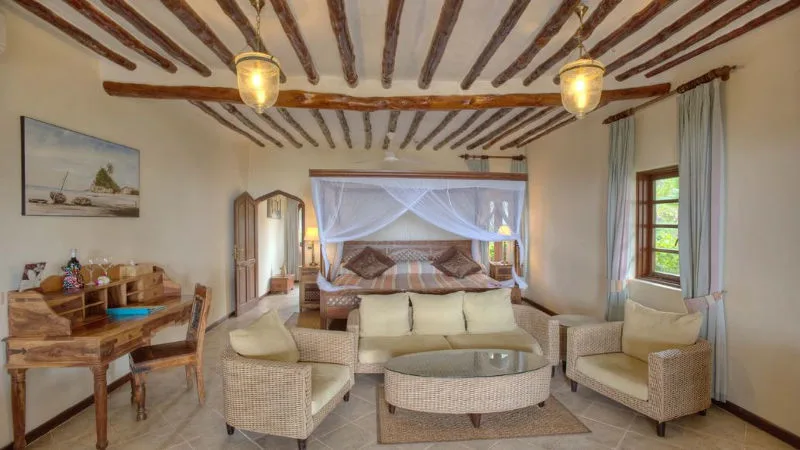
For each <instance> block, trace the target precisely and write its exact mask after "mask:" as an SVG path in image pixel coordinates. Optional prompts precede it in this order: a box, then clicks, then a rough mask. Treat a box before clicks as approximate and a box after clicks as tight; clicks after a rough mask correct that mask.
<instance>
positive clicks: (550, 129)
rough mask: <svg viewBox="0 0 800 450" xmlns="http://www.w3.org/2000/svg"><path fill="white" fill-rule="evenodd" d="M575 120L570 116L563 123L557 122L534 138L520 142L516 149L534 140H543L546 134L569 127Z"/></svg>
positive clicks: (575, 118)
mask: <svg viewBox="0 0 800 450" xmlns="http://www.w3.org/2000/svg"><path fill="white" fill-rule="evenodd" d="M576 120H578V118H577V117H575V116H572V117H570V118H569V119H567V120H564V121H563V122H559V123H557V124H556V125H554V126H552V127H550V128H548V129H546V130H544V131H542V132H541V133H539V134H537V135H536V136H534V137H532V138H530V139H528V140H527V141H524V142H520V143H519V145H517V148H521V147H524V146H526V145H528V144H530V143H531V142H533V141H535V140H537V139H541V138H543V137H544V136H546V135H548V134H550V133H552V132H553V131H556V130H557V129H559V128H561V127H563V126H565V125H569V124H571V123H572V122H575V121H576Z"/></svg>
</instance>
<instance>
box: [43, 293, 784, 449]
mask: <svg viewBox="0 0 800 450" xmlns="http://www.w3.org/2000/svg"><path fill="white" fill-rule="evenodd" d="M268 308H277V309H278V311H279V313H280V315H281V317H283V318H284V319H286V318H288V317H289V316H290V315H291V314H292V313H294V312H296V311H297V292H296V291H295V292H294V293H291V294H289V295H280V296H269V297H267V298H265V299H264V300H262V302H261V304H260V305H259V307H258V308H255V309H254V310H253V311H251V312H249V313H248V314H246V315H244V316H242V317H240V318H236V319H231V320H228V321H226V322H225V323H224V324H222V325H221V326H219V327H217V328H216V329H214V330H212V331H211V332H210V333H209V334H208V335H207V338H206V347H205V352H206V355H207V356H206V359H205V364H206V367H205V368H204V370H205V375H206V389H207V393H206V395H207V402H206V405H205V406H204V407H200V406H199V405H198V403H197V396H196V394H195V391H194V390H193V389H192V390H187V389H186V386H185V376H184V371H183V369H182V368H180V369H173V370H166V371H160V372H156V373H153V374H151V375H150V376H149V377H148V383H147V402H148V411H149V417H148V419H147V420H146V421H143V422H136V413H135V410H134V407H133V406H132V405H131V404H130V391H129V388H128V387H127V386H125V387H123V388H120V389H118V390H116V391H115V392H113V393H111V394H110V395H109V441H110V446H109V448H110V449H142V450H151V449H162V448H170V449H175V450H184V449H259V448H262V449H273V450H283V449H286V450H293V449H296V448H297V447H296V443H295V441H294V440H290V439H286V438H280V437H274V436H266V435H262V434H259V433H251V432H247V431H245V432H241V431H239V430H237V431H236V433H235V434H234V435H233V436H228V435H227V434H226V432H225V421H224V418H223V416H222V405H223V403H222V380H221V377H220V375H219V374H218V373H217V371H216V366H217V363H218V358H217V357H218V355H219V354H220V352H221V351H222V349H223V348H224V347H225V345H226V344H227V332H228V331H229V330H231V329H235V328H239V327H241V326H242V325H243V324H246V323H247V322H249V321H252V320H253V319H255V318H256V317H258V315H259V314H260V312H263V311H265V310H266V309H268ZM380 378H381V377H380V376H375V375H358V377H357V380H356V385H355V387H354V388H353V391H352V395H351V396H350V402H349V403H343V404H342V405H340V406H339V407H338V408H337V409H336V410H334V411H333V412H332V413H331V414H330V415H329V416H328V417H327V419H326V420H325V421H324V422H323V423H322V424H321V425H320V426H319V427H318V428H317V430H316V431H315V432H314V434H312V436H311V438H310V439H309V441H308V448H309V449H312V450H316V449H322V450H329V449H334V450H350V449H371V448H387V449H395V448H404V449H409V450H416V449H420V450H421V449H431V450H434V449H492V450H503V449H648V450H650V449H652V450H659V449H675V448H683V449H745V448H747V449H788V448H791V447H789V446H788V445H786V444H784V443H782V442H781V441H778V440H777V439H775V438H773V437H772V436H770V435H768V434H766V433H764V432H762V431H761V430H759V429H757V428H755V427H752V426H750V425H748V424H746V423H745V422H743V421H741V420H740V419H738V418H736V417H735V416H732V415H730V414H728V413H727V412H725V411H723V410H721V409H719V408H716V407H715V408H712V409H711V410H710V411H709V414H708V416H706V417H701V416H692V417H686V418H683V419H680V420H677V421H673V422H670V423H669V424H668V425H667V436H666V438H658V437H657V436H656V435H655V428H654V423H653V422H652V421H650V420H649V419H647V418H645V417H642V416H640V415H638V414H636V413H635V412H633V411H632V410H630V409H628V408H626V407H624V406H622V405H620V404H618V403H615V402H613V401H611V400H608V399H606V398H604V397H602V396H600V395H597V394H595V393H593V392H592V391H590V390H589V389H587V388H579V389H578V392H577V393H572V392H570V390H569V384H568V383H567V381H566V379H565V378H564V377H563V375H561V374H560V371H559V373H558V374H557V375H556V377H555V378H554V379H553V382H552V392H553V395H554V396H555V397H556V398H557V399H558V400H559V401H561V402H562V403H563V404H564V405H565V406H567V407H568V408H569V409H570V410H571V411H572V412H573V414H575V415H576V416H578V417H580V418H581V420H583V422H584V423H586V425H587V427H589V428H590V429H591V430H592V433H590V434H582V435H574V436H548V437H538V438H528V439H509V440H497V441H467V442H449V443H439V444H411V445H380V444H377V424H376V413H375V398H376V392H375V389H376V386H378V384H379V383H380V381H381V380H380ZM94 443H95V435H94V409H93V408H91V407H90V408H88V409H86V410H84V411H83V412H81V413H80V414H79V415H77V416H76V417H74V418H73V419H71V420H70V421H68V422H67V423H65V424H63V425H61V426H60V427H58V428H56V429H55V430H53V431H52V432H50V433H49V434H47V435H45V436H43V437H42V438H40V439H38V440H36V441H35V442H33V443H32V444H31V445H30V448H32V449H87V450H89V449H93V448H94Z"/></svg>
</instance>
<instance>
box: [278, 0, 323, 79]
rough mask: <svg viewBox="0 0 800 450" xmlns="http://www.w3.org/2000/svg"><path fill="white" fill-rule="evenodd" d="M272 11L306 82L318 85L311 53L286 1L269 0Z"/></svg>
mask: <svg viewBox="0 0 800 450" xmlns="http://www.w3.org/2000/svg"><path fill="white" fill-rule="evenodd" d="M271 3H272V9H273V10H275V15H276V16H278V21H279V22H280V23H281V27H283V32H284V33H286V37H287V38H289V43H290V44H292V48H293V49H294V53H295V54H296V55H297V59H299V60H300V65H301V66H303V71H304V72H305V73H306V78H308V82H309V83H311V84H314V85H316V84H317V83H319V73H317V68H316V67H315V66H314V61H313V60H312V59H311V52H309V51H308V46H307V45H306V41H305V39H303V34H302V33H300V26H299V25H298V24H297V19H295V17H294V14H292V10H291V9H290V8H289V5H288V4H287V3H286V0H271Z"/></svg>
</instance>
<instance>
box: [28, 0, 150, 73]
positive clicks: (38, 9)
mask: <svg viewBox="0 0 800 450" xmlns="http://www.w3.org/2000/svg"><path fill="white" fill-rule="evenodd" d="M14 2H15V3H16V4H18V5H20V6H21V7H23V8H25V9H26V10H28V11H29V12H31V13H33V14H34V15H36V16H37V17H38V18H40V19H42V20H44V21H45V22H47V23H49V24H50V25H52V26H54V27H56V28H58V29H59V30H60V31H61V32H62V33H64V34H66V35H67V36H69V37H70V38H72V39H74V40H76V41H78V43H80V44H81V45H83V46H84V47H86V48H88V49H89V50H91V51H93V52H95V53H97V54H98V55H100V56H102V57H103V58H106V59H107V60H109V61H111V62H113V63H115V64H119V65H120V66H122V67H124V68H126V69H128V70H134V69H136V64H134V62H133V61H131V60H129V59H128V58H126V57H124V56H122V55H120V54H119V53H117V52H115V51H113V50H111V49H110V48H108V47H106V46H105V45H103V44H101V43H100V42H99V41H98V40H97V39H95V38H93V37H91V36H89V35H88V34H87V33H85V32H84V31H83V30H81V29H80V28H78V27H76V26H75V25H73V24H71V23H69V22H67V21H66V20H64V19H62V18H61V16H59V15H57V14H56V13H54V12H53V11H51V10H50V9H48V8H46V7H45V6H44V5H42V4H41V3H39V2H37V1H35V0H14Z"/></svg>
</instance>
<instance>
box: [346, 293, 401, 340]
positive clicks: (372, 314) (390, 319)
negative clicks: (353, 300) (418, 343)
mask: <svg viewBox="0 0 800 450" xmlns="http://www.w3.org/2000/svg"><path fill="white" fill-rule="evenodd" d="M359 298H361V305H360V306H359V307H358V311H359V319H360V320H359V324H360V327H359V334H360V336H361V337H368V336H406V335H409V334H411V324H410V323H409V321H408V294H407V293H405V292H399V293H397V294H387V295H367V294H365V295H359Z"/></svg>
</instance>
